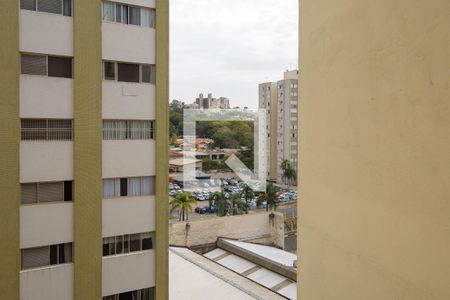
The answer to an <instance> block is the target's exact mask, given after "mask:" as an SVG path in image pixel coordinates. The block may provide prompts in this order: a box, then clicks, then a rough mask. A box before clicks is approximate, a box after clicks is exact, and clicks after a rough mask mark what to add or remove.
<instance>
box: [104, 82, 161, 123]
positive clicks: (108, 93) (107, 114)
mask: <svg viewBox="0 0 450 300" xmlns="http://www.w3.org/2000/svg"><path fill="white" fill-rule="evenodd" d="M102 86H103V94H102V95H103V96H102V98H103V101H102V110H103V119H129V120H133V119H134V120H155V85H153V84H149V83H132V82H117V81H108V80H104V81H103V85H102Z"/></svg>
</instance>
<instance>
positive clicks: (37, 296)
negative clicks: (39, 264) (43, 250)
mask: <svg viewBox="0 0 450 300" xmlns="http://www.w3.org/2000/svg"><path fill="white" fill-rule="evenodd" d="M72 299H73V264H62V265H56V266H51V267H45V268H38V269H32V270H25V271H21V272H20V300H72Z"/></svg>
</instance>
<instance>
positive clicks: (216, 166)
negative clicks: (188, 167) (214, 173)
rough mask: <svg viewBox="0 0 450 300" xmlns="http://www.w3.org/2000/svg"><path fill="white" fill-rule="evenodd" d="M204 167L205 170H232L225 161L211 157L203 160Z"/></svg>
mask: <svg viewBox="0 0 450 300" xmlns="http://www.w3.org/2000/svg"><path fill="white" fill-rule="evenodd" d="M202 169H203V170H204V171H210V170H231V169H230V168H229V167H228V165H227V164H225V162H224V161H216V160H211V159H209V158H207V159H204V160H203V165H202Z"/></svg>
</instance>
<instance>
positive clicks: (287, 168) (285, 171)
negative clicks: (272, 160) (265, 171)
mask: <svg viewBox="0 0 450 300" xmlns="http://www.w3.org/2000/svg"><path fill="white" fill-rule="evenodd" d="M280 167H281V170H282V171H283V175H282V178H283V181H284V183H285V184H286V185H287V178H288V176H289V172H290V169H291V162H290V161H289V160H287V159H285V160H283V161H282V162H281V166H280Z"/></svg>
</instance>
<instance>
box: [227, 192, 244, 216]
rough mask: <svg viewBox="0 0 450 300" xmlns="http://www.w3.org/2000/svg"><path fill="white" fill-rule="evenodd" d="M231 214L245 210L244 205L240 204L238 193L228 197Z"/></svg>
mask: <svg viewBox="0 0 450 300" xmlns="http://www.w3.org/2000/svg"><path fill="white" fill-rule="evenodd" d="M230 204H231V213H232V214H233V216H235V215H237V214H238V213H240V212H241V211H244V210H245V203H244V202H242V199H241V194H240V193H233V194H231V197H230Z"/></svg>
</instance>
